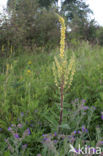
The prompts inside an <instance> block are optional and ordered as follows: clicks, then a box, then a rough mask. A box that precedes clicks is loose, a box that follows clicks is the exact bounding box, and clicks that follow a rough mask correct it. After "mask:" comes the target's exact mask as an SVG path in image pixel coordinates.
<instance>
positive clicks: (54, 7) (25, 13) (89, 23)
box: [0, 0, 103, 50]
mask: <svg viewBox="0 0 103 156" xmlns="http://www.w3.org/2000/svg"><path fill="white" fill-rule="evenodd" d="M56 13H59V14H60V15H62V16H63V17H64V18H65V21H66V27H67V31H66V42H67V44H68V45H69V44H70V43H71V41H72V40H86V41H89V42H90V43H92V44H96V43H97V44H99V45H103V39H102V38H103V27H101V26H99V25H97V23H96V21H95V20H90V19H89V16H90V14H92V13H93V12H92V10H90V8H89V6H88V5H87V4H86V1H85V0H82V1H81V0H63V1H61V7H60V8H59V7H58V0H8V3H7V8H6V10H5V13H4V14H2V18H1V20H0V47H2V45H5V46H11V45H12V46H13V47H18V46H23V47H30V48H33V47H41V48H46V50H48V49H51V48H55V47H56V46H57V45H58V44H59V41H60V29H59V28H60V24H59V22H58V18H57V16H56ZM5 14H6V15H5Z"/></svg>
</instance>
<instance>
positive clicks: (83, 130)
mask: <svg viewBox="0 0 103 156" xmlns="http://www.w3.org/2000/svg"><path fill="white" fill-rule="evenodd" d="M82 132H86V133H88V130H87V128H85V126H84V125H83V126H82Z"/></svg>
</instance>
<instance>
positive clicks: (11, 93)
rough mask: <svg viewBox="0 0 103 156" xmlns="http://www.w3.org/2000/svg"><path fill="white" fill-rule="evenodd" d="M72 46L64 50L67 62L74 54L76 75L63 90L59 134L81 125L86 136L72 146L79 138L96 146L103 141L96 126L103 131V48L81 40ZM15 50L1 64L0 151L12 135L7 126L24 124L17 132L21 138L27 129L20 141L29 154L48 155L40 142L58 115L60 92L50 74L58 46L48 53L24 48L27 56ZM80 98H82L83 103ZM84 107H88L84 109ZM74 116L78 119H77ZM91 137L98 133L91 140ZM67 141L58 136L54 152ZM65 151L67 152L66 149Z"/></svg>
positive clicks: (3, 151) (54, 125)
mask: <svg viewBox="0 0 103 156" xmlns="http://www.w3.org/2000/svg"><path fill="white" fill-rule="evenodd" d="M73 46H74V48H73V49H72V48H70V49H68V50H67V51H66V52H67V61H68V60H69V58H70V56H71V55H72V52H74V53H75V56H76V60H77V61H76V74H75V76H74V80H73V83H72V86H71V88H70V89H69V90H68V89H67V90H66V92H65V94H64V99H65V100H64V108H63V111H64V112H63V114H64V116H63V123H62V125H61V135H65V136H68V135H70V134H71V133H72V132H74V131H75V130H76V131H79V130H81V128H82V126H83V125H84V124H85V127H86V128H87V129H88V131H89V136H88V135H85V136H84V135H83V136H80V137H77V141H76V145H75V147H76V146H77V144H78V143H80V142H81V140H82V139H84V140H86V139H87V138H88V140H89V141H90V142H89V143H90V145H91V146H92V145H93V146H94V145H95V144H96V143H97V142H98V141H101V139H102V138H101V135H100V132H99V129H98V126H99V127H101V128H100V129H101V132H102V131H103V126H102V119H101V114H102V111H103V106H102V103H103V95H102V94H103V87H102V85H103V84H102V81H103V63H102V57H103V54H102V52H103V48H102V47H99V46H95V47H92V46H90V45H89V43H88V42H82V43H80V42H79V41H78V42H75V41H72V47H73ZM16 51H17V53H18V55H14V54H15V53H16V52H15V50H13V52H12V54H11V55H10V56H9V57H8V58H3V59H2V60H1V62H0V82H1V85H0V93H1V94H0V112H1V113H0V128H1V129H0V140H2V142H1V143H0V148H1V149H0V150H1V151H0V152H1V153H0V154H1V155H3V154H5V155H9V153H8V152H9V151H8V152H7V144H6V142H5V141H4V139H5V138H6V139H7V138H8V139H11V138H12V136H11V133H9V132H8V127H11V124H15V125H18V124H22V125H24V128H23V130H20V131H19V132H18V134H19V135H20V136H22V134H23V132H24V131H25V130H26V129H27V128H29V129H30V132H31V134H30V135H29V136H28V137H27V138H25V140H24V141H23V144H27V145H28V146H27V147H28V148H27V152H28V153H29V154H30V155H31V156H32V155H33V154H35V155H37V154H38V153H40V151H41V152H42V153H43V154H44V155H46V154H47V152H48V148H46V147H45V148H46V149H45V148H44V144H42V143H41V140H42V134H43V133H44V134H49V133H52V134H54V133H55V132H57V130H58V121H59V113H60V99H59V98H60V92H59V89H58V90H57V89H56V86H55V83H54V79H53V73H52V64H53V61H54V56H57V54H56V53H57V51H58V49H57V50H56V51H52V52H51V53H50V54H47V53H46V52H42V53H30V50H29V51H28V49H26V51H25V54H24V52H23V53H22V52H21V49H16ZM28 52H29V53H28ZM17 53H16V54H17ZM83 99H85V100H86V102H85V103H83V101H84V100H83ZM82 104H83V105H82ZM87 106H88V107H87ZM92 106H95V107H96V109H95V110H94V107H92ZM83 107H84V108H85V109H86V108H87V110H84V109H82V108H83ZM78 110H80V111H79V112H78ZM85 112H87V113H86V114H85ZM22 114H23V117H22V119H21V115H22ZM75 119H76V120H75ZM77 120H78V122H75V121H77ZM97 131H98V133H96V132H97ZM94 136H96V137H95V139H94ZM85 137H86V138H85ZM81 138H82V139H81ZM54 139H55V138H54ZM65 139H66V138H65ZM65 139H64V141H65V145H64V142H63V141H62V140H61V139H60V140H59V146H60V147H59V148H58V150H57V152H58V151H60V152H61V153H63V152H67V151H68V144H67V143H66V140H65ZM62 144H63V146H62ZM12 146H13V144H12ZM54 147H55V146H54ZM20 148H21V147H20ZM54 149H55V148H54ZM64 149H65V150H66V149H67V150H66V151H64ZM27 152H26V153H27ZM28 153H27V154H28ZM45 153H46V154H45ZM50 154H51V153H50ZM57 154H58V153H57ZM47 155H48V154H47ZM62 155H63V154H62Z"/></svg>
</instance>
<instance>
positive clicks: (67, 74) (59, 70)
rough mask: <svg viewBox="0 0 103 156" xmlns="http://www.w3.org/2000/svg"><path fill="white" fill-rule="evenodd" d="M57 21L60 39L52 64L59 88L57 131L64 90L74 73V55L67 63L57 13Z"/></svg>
mask: <svg viewBox="0 0 103 156" xmlns="http://www.w3.org/2000/svg"><path fill="white" fill-rule="evenodd" d="M57 16H58V18H59V22H60V24H61V40H60V54H59V56H58V58H57V57H55V62H54V64H53V75H54V78H55V84H56V86H57V87H58V88H60V119H59V131H60V126H61V124H62V120H63V101H64V94H65V93H64V91H65V89H66V88H70V86H71V83H72V81H73V76H74V73H75V57H74V55H73V56H72V57H71V59H70V62H69V64H68V61H67V56H66V53H65V30H66V26H65V21H64V19H63V17H61V16H60V15H58V14H57Z"/></svg>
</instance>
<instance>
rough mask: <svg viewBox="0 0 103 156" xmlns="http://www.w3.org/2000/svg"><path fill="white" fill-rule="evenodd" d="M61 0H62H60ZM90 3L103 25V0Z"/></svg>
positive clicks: (1, 3)
mask: <svg viewBox="0 0 103 156" xmlns="http://www.w3.org/2000/svg"><path fill="white" fill-rule="evenodd" d="M59 1H60V0H59ZM86 1H87V4H89V5H90V8H91V10H93V12H94V16H93V17H94V18H95V19H96V21H97V22H98V23H99V24H100V25H102V26H103V0H86ZM6 4H7V0H0V11H1V10H2V8H3V7H6Z"/></svg>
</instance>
